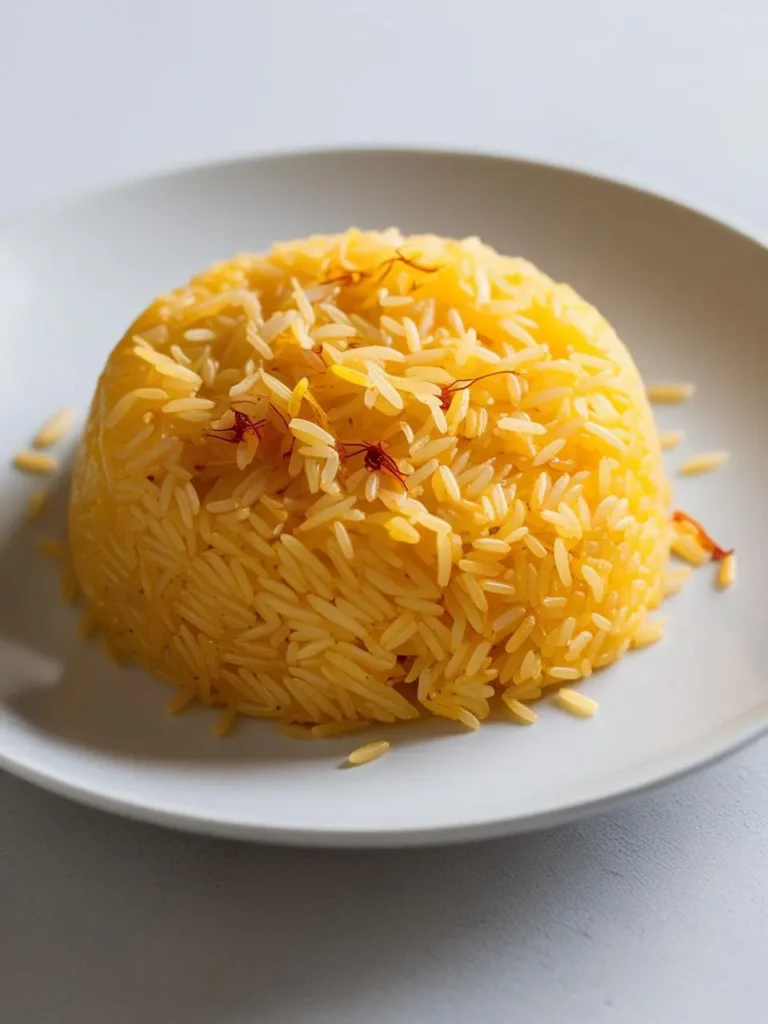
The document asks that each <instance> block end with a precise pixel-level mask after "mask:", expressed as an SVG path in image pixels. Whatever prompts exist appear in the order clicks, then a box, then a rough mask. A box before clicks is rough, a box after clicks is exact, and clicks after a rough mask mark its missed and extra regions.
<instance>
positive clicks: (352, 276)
mask: <svg viewBox="0 0 768 1024" xmlns="http://www.w3.org/2000/svg"><path fill="white" fill-rule="evenodd" d="M395 252H396V253H397V255H396V256H392V257H391V258H390V259H388V260H384V262H383V263H380V264H379V265H378V267H375V268H374V269H373V270H347V271H344V272H343V273H341V274H336V275H335V276H334V277H326V278H324V279H323V280H322V281H321V282H320V283H321V284H340V285H342V286H347V285H353V286H354V285H358V284H360V282H361V281H365V280H367V279H368V278H374V279H376V278H377V279H378V280H380V281H381V280H383V279H384V278H385V277H386V276H387V274H388V273H389V272H390V270H391V269H392V267H393V266H394V265H395V264H396V263H404V264H405V265H406V266H408V267H410V268H411V269H412V270H420V271H421V273H422V274H434V273H436V272H437V271H438V270H439V269H440V268H439V267H425V266H424V265H423V264H422V263H419V262H418V261H417V260H415V259H413V257H411V256H404V255H403V253H402V251H401V250H400V249H395Z"/></svg>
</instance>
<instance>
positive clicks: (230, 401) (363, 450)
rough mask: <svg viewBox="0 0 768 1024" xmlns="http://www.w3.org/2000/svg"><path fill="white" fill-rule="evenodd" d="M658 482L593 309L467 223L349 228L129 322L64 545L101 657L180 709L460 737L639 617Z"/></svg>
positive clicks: (661, 507) (616, 353)
mask: <svg viewBox="0 0 768 1024" xmlns="http://www.w3.org/2000/svg"><path fill="white" fill-rule="evenodd" d="M667 500H668V489H667V485H666V481H665V478H664V475H663V470H662V465H661V455H660V448H659V442H658V438H657V433H656V430H655V427H654V424H653V420H652V416H651V412H650V408H649V405H648V401H647V398H646V392H645V388H644V386H643V383H642V381H641V379H640V377H639V374H638V372H637V370H636V368H635V365H634V363H633V361H632V359H631V357H630V356H629V354H628V352H627V350H626V349H625V347H624V346H623V344H622V343H621V341H620V340H619V339H618V338H617V336H616V334H615V332H614V331H613V329H612V328H611V327H610V325H609V324H608V323H607V322H606V321H605V319H604V318H603V317H602V316H601V315H600V314H599V313H598V312H597V310H595V309H594V308H593V307H592V306H590V305H588V304H587V303H586V302H584V301H583V300H582V299H581V298H580V297H579V296H578V295H577V294H576V293H575V292H574V291H573V290H572V289H571V288H570V287H568V286H566V285H560V284H555V283H554V282H553V281H551V280H550V279H549V278H548V277H546V276H545V275H544V274H542V273H540V272H539V271H538V270H537V269H536V268H535V267H533V266H532V265H531V264H530V263H528V262H526V261H525V260H522V259H512V258H508V257H504V256H500V255H498V254H497V253H496V252H495V251H494V250H493V249H491V248H489V247H488V246H486V245H483V244H482V243H481V242H480V241H479V240H478V239H475V238H469V239H464V240H463V241H453V240H449V239H443V238H438V237H436V236H413V237H404V236H403V235H401V234H400V233H399V232H398V231H397V230H395V229H389V230H387V231H384V232H362V231H358V230H356V229H352V230H350V231H347V232H346V233H344V234H342V235H336V236H330V237H312V238H309V239H305V240H302V241H298V242H292V243H288V244H281V245H278V246H276V247H275V248H274V249H273V250H272V251H271V252H270V253H269V254H267V255H241V256H237V257H235V258H234V259H232V260H229V261H227V262H223V263H219V264H216V265H214V266H213V267H211V268H210V269H209V270H207V271H205V272H204V273H202V274H200V275H198V276H196V277H194V278H193V279H192V280H191V281H190V282H189V284H188V285H186V286H184V287H182V288H179V289H177V290H175V291H173V292H170V293H168V294H165V295H162V296H160V297H159V298H158V299H157V300H156V301H155V302H154V303H153V304H152V305H151V306H150V307H149V308H148V309H147V310H146V312H144V313H143V314H142V315H141V316H140V317H139V318H138V320H136V322H135V323H134V324H133V325H132V327H131V328H130V329H129V331H128V332H127V333H126V335H125V337H124V338H123V339H122V340H121V341H120V343H119V344H118V345H117V347H116V348H115V349H114V351H113V352H112V354H111V355H110V357H109V360H108V362H107V365H106V368H105V370H104V373H103V374H102V376H101V379H100V381H99V384H98V388H97V391H96V396H95V399H94V402H93V405H92V408H91V412H90V416H89V419H88V423H87V426H86V430H85V434H84V437H83V441H82V445H81V448H80V452H79V456H78V460H77V463H76V468H75V473H74V483H73V492H72V499H71V508H70V541H71V549H72V558H73V563H74V568H75V572H76V575H77V577H78V580H79V583H80V586H81V588H82V591H83V594H84V596H85V598H86V601H87V603H88V605H89V611H90V613H91V615H92V617H93V618H94V620H95V621H96V622H97V623H98V625H99V626H100V627H101V629H102V631H103V632H104V634H105V635H106V637H107V639H108V642H109V645H110V649H112V650H113V651H114V652H115V653H116V654H117V655H118V656H120V657H128V658H133V659H135V660H136V661H138V662H139V663H140V664H141V665H143V666H144V667H145V668H146V669H148V670H149V671H150V672H152V673H153V674H154V675H155V676H157V677H159V678H161V679H163V680H165V681H166V682H168V683H171V684H173V685H174V686H177V687H180V688H181V689H180V694H179V698H180V700H179V701H178V702H177V703H179V706H181V704H183V703H184V701H185V696H186V695H191V696H192V697H194V698H198V699H199V700H200V701H202V702H203V703H205V704H212V705H218V706H220V707H223V708H225V709H233V710H234V711H235V712H237V713H239V714H242V715H253V716H257V717H266V718H274V719H279V720H281V721H283V722H286V723H291V722H293V723H305V724H308V725H318V724H319V725H322V724H324V723H333V722H346V721H352V722H354V721H360V722H361V723H364V722H371V721H377V722H395V721H398V720H405V719H412V718H417V717H419V716H420V715H428V714H432V715H439V716H443V717H446V718H450V719H453V720H455V721H457V722H462V723H464V724H467V723H468V722H471V723H472V725H473V727H474V725H475V723H476V722H478V721H479V722H482V721H483V720H484V719H486V718H487V717H488V715H489V713H490V712H491V709H492V707H493V706H494V699H495V698H496V697H498V696H502V697H503V698H504V700H505V702H506V703H507V706H510V705H509V702H510V701H516V702H519V701H526V700H530V699H533V698H535V697H537V696H539V695H540V694H541V693H542V691H543V690H545V689H546V688H547V687H548V686H553V687H560V686H562V685H564V684H566V683H567V685H569V686H572V685H574V683H575V682H576V681H577V680H579V679H580V678H582V677H586V676H589V675H590V674H591V673H592V671H593V670H594V669H596V668H599V667H601V666H604V665H608V664H609V663H611V662H612V661H614V660H615V659H617V658H619V657H621V656H622V655H623V654H624V653H625V652H626V651H627V650H628V648H629V647H630V645H632V643H633V640H634V639H635V637H636V636H638V635H643V630H644V628H645V627H646V626H647V622H646V617H647V613H648V612H649V610H651V609H653V608H654V607H655V606H656V605H658V603H659V602H660V600H661V598H662V596H663V592H664V587H665V576H664V570H665V565H666V562H667V558H668V555H669V548H670V541H671V529H672V528H671V526H670V522H669V518H668V514H667V510H666V505H667ZM498 706H499V707H501V704H499V705H498ZM511 706H512V707H516V706H518V705H517V704H512V705H511Z"/></svg>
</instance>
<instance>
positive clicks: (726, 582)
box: [717, 551, 736, 590]
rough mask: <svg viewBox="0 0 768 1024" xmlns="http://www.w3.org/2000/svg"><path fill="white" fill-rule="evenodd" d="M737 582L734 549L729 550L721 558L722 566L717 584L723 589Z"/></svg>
mask: <svg viewBox="0 0 768 1024" xmlns="http://www.w3.org/2000/svg"><path fill="white" fill-rule="evenodd" d="M735 582H736V555H735V554H734V553H733V551H729V552H728V554H727V555H725V556H724V557H723V558H722V559H721V560H720V568H719V570H718V573H717V585H718V586H719V587H720V588H721V590H726V589H727V588H728V587H732V586H733V584H734V583H735Z"/></svg>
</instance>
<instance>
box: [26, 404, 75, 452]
mask: <svg viewBox="0 0 768 1024" xmlns="http://www.w3.org/2000/svg"><path fill="white" fill-rule="evenodd" d="M74 415H75V413H74V410H73V409H62V410H61V411H60V412H57V413H55V414H54V415H53V416H51V417H50V419H48V420H46V421H45V423H44V424H43V425H42V427H40V429H39V430H38V431H37V433H36V434H35V436H34V438H33V440H32V444H33V446H34V447H35V448H49V447H50V446H51V445H52V444H56V442H57V441H60V440H61V439H62V437H64V435H65V434H66V432H67V431H68V430H69V428H70V427H71V426H72V420H73V419H74Z"/></svg>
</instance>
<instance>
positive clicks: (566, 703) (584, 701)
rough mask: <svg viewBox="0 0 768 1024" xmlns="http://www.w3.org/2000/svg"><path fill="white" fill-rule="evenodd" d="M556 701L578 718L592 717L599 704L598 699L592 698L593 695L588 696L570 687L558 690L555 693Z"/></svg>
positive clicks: (564, 709)
mask: <svg viewBox="0 0 768 1024" xmlns="http://www.w3.org/2000/svg"><path fill="white" fill-rule="evenodd" d="M555 703H556V704H557V705H558V706H559V707H561V708H562V709H563V711H567V712H569V714H571V715H576V716H577V717H578V718H591V717H592V716H593V715H594V714H595V712H596V711H597V709H598V706H599V705H598V703H597V701H596V700H592V698H591V697H586V696H585V695H584V694H583V693H578V692H577V691H576V690H569V689H562V690H558V691H557V694H556V695H555Z"/></svg>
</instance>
